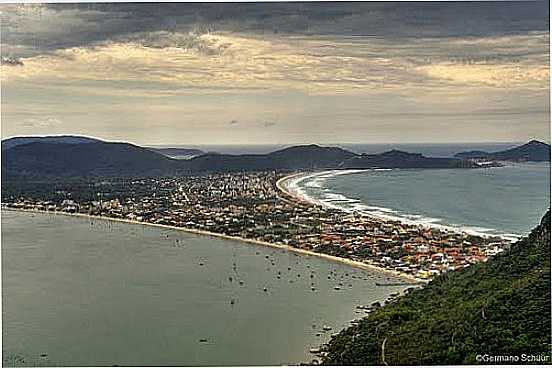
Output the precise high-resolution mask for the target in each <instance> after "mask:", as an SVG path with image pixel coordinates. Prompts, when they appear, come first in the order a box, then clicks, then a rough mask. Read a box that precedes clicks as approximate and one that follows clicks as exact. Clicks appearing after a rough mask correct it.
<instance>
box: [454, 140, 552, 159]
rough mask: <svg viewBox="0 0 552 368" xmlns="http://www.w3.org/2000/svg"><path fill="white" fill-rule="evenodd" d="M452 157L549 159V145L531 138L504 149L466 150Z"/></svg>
mask: <svg viewBox="0 0 552 368" xmlns="http://www.w3.org/2000/svg"><path fill="white" fill-rule="evenodd" d="M454 157H457V158H461V159H484V160H498V161H550V145H549V144H546V143H543V142H539V141H537V140H532V141H530V142H527V143H525V144H524V145H521V146H518V147H514V148H511V149H508V150H505V151H498V152H490V153H489V152H485V151H468V152H460V153H457V154H456V155H454Z"/></svg>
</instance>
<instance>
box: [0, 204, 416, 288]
mask: <svg viewBox="0 0 552 368" xmlns="http://www.w3.org/2000/svg"><path fill="white" fill-rule="evenodd" d="M2 210H6V211H19V212H28V213H44V214H56V215H63V216H73V217H80V218H83V219H88V220H93V219H98V220H109V221H116V222H122V223H127V224H134V225H146V226H153V227H158V228H164V229H171V230H178V231H185V232H188V233H192V234H197V235H203V236H210V237H217V238H222V239H228V240H234V241H240V242H244V243H248V244H255V245H260V246H265V247H272V248H277V249H282V250H286V251H289V252H293V253H296V254H300V255H302V256H309V257H320V258H324V259H327V260H329V261H332V262H337V263H341V264H345V265H348V266H351V267H355V268H359V269H362V270H366V271H377V272H383V273H387V274H389V275H393V276H396V277H400V278H403V279H405V280H407V281H410V282H414V283H420V282H427V280H422V279H419V278H417V277H414V276H411V275H408V274H405V273H402V272H398V271H394V270H389V269H386V268H383V267H378V266H375V265H371V264H367V263H363V262H358V261H354V260H351V259H347V258H343V257H336V256H332V255H329V254H324V253H318V252H313V251H309V250H305V249H300V248H295V247H291V246H288V245H285V244H276V243H270V242H265V241H262V240H256V239H247V238H241V237H236V236H230V235H225V234H219V233H214V232H210V231H204V230H198V229H191V228H186V227H179V226H171V225H164V224H154V223H149V222H141V221H135V220H129V219H121V218H114V217H108V216H95V215H88V214H84V213H68V212H62V211H42V210H34V209H12V208H3V209H2Z"/></svg>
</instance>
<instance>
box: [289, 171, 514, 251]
mask: <svg viewBox="0 0 552 368" xmlns="http://www.w3.org/2000/svg"><path fill="white" fill-rule="evenodd" d="M390 170H392V169H363V170H356V169H355V170H329V171H322V172H318V173H311V174H307V175H301V176H298V177H295V178H293V179H290V180H289V181H288V182H287V183H285V184H284V185H285V186H286V189H287V190H288V191H290V192H292V193H293V194H294V195H296V196H297V197H298V198H300V199H302V200H304V201H307V202H310V203H313V204H317V205H320V206H323V207H326V208H331V209H339V210H343V211H345V212H349V213H359V214H362V215H365V216H369V217H374V218H379V219H382V220H386V221H397V222H401V223H405V224H409V225H418V226H423V227H430V228H437V229H441V230H443V231H452V232H458V233H465V234H470V235H475V236H481V237H495V236H496V237H500V238H502V239H505V240H508V241H516V240H518V239H520V238H521V235H519V234H502V233H499V232H498V231H496V230H495V229H492V228H486V227H478V226H466V225H456V224H445V223H443V222H444V220H443V219H440V218H434V217H429V216H426V215H422V214H415V213H403V212H401V211H398V210H395V209H391V208H386V207H380V206H374V205H370V204H366V203H362V202H361V201H360V200H358V199H355V198H349V197H347V196H345V195H344V194H342V193H337V192H335V191H333V190H331V189H330V188H327V187H325V186H324V182H325V181H326V180H327V179H329V178H332V177H336V176H340V175H351V174H357V173H363V172H370V171H390ZM306 188H310V189H315V190H317V191H318V192H319V193H320V194H319V195H316V194H313V195H310V194H308V193H307V191H306V190H305V189H306Z"/></svg>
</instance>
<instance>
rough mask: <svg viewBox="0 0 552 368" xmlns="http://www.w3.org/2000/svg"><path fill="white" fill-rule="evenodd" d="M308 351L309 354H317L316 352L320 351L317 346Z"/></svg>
mask: <svg viewBox="0 0 552 368" xmlns="http://www.w3.org/2000/svg"><path fill="white" fill-rule="evenodd" d="M309 353H311V354H318V353H320V349H319V348H311V349H310V350H309Z"/></svg>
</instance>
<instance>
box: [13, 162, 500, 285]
mask: <svg viewBox="0 0 552 368" xmlns="http://www.w3.org/2000/svg"><path fill="white" fill-rule="evenodd" d="M280 177H281V175H279V174H278V173H275V172H260V173H238V174H236V173H233V174H213V175H205V176H194V177H182V178H156V179H143V180H134V181H128V182H126V183H125V185H126V186H128V188H129V190H128V191H117V193H118V194H117V195H115V194H114V193H110V192H109V189H107V190H106V188H109V185H107V186H106V185H104V186H102V188H103V189H102V190H103V192H101V193H96V194H95V195H94V199H93V200H89V201H80V202H77V201H76V200H74V199H71V198H64V199H60V200H55V201H54V200H44V199H41V198H17V199H13V200H12V201H10V202H5V203H3V205H4V206H6V207H10V208H20V209H31V210H42V211H62V212H69V213H84V214H89V215H96V216H105V217H112V218H122V219H127V220H133V221H139V222H146V223H155V224H164V225H171V226H176V227H184V228H191V229H197V230H203V231H209V232H213V233H219V234H225V235H231V236H237V237H242V238H248V239H255V240H261V241H266V242H272V243H278V244H287V245H289V246H293V247H298V248H302V249H306V250H312V251H315V252H322V253H327V254H331V255H335V256H339V257H344V258H349V259H352V260H356V261H360V262H365V263H369V264H372V265H376V266H380V267H384V268H387V269H392V270H395V271H399V272H402V273H405V274H409V275H411V276H415V277H417V278H420V279H429V278H432V277H433V276H435V275H438V274H441V273H443V272H446V271H449V270H454V269H458V268H462V267H466V266H468V265H470V264H473V263H477V262H483V261H486V260H487V259H488V258H489V257H491V256H493V255H495V254H497V253H499V252H501V251H502V250H503V249H505V248H506V247H507V246H508V245H509V242H508V241H506V240H504V239H501V238H496V237H495V238H483V237H478V236H473V235H469V234H466V233H458V232H452V231H448V230H443V229H436V228H428V227H422V226H418V225H411V224H403V223H399V222H394V221H385V220H381V219H375V218H372V217H368V216H365V215H361V214H358V213H347V212H344V211H341V210H337V209H330V208H324V207H321V206H319V205H314V204H309V203H305V202H302V201H294V200H293V199H292V198H289V197H288V196H287V195H286V194H284V193H282V192H281V191H279V190H278V188H277V186H276V181H277V180H278V179H279V178H280ZM120 193H126V195H120ZM66 197H69V195H67V196H66Z"/></svg>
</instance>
